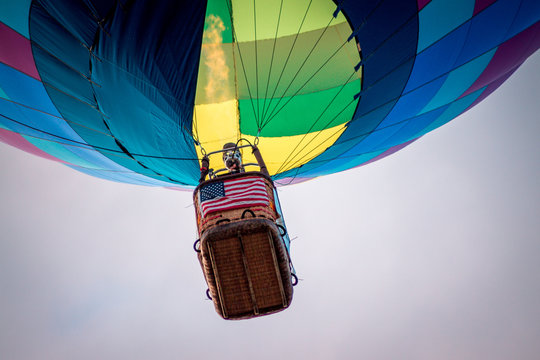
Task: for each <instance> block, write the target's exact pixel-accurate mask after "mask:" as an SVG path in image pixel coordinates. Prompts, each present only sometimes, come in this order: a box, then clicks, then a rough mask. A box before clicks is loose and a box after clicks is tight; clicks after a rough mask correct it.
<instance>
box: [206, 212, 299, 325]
mask: <svg viewBox="0 0 540 360" xmlns="http://www.w3.org/2000/svg"><path fill="white" fill-rule="evenodd" d="M200 255H201V256H200V260H201V263H202V267H203V271H204V275H205V278H206V281H207V283H208V287H209V289H210V292H211V294H212V299H213V301H214V305H215V308H216V311H217V312H218V314H220V315H221V316H222V317H223V318H226V319H243V318H251V317H255V316H260V315H266V314H270V313H274V312H277V311H281V310H283V309H285V308H287V307H288V306H289V305H290V303H291V301H292V285H291V273H290V268H289V260H288V256H287V253H286V249H285V246H284V244H283V241H282V240H281V238H280V237H279V234H278V229H277V227H276V226H275V225H274V223H273V222H271V221H268V220H265V219H249V220H244V221H243V222H237V223H230V224H226V225H223V226H220V227H219V228H214V229H212V230H211V231H209V232H207V233H205V234H204V235H203V237H202V239H201V253H200Z"/></svg>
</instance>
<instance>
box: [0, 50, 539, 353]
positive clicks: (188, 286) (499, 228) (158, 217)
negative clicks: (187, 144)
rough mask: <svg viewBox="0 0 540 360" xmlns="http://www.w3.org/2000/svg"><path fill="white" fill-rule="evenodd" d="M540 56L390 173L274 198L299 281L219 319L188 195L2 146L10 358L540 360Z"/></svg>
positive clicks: (353, 175) (376, 171)
mask: <svg viewBox="0 0 540 360" xmlns="http://www.w3.org/2000/svg"><path fill="white" fill-rule="evenodd" d="M538 84H540V56H539V54H538V52H537V53H536V54H535V56H533V57H531V58H530V59H529V60H528V61H527V62H526V63H525V64H524V65H523V66H522V68H521V69H520V70H518V71H517V73H516V74H515V75H514V76H513V77H512V78H510V80H508V81H507V82H506V83H505V84H504V85H503V86H502V87H501V88H499V90H497V91H496V92H495V93H494V94H492V95H491V96H490V97H489V98H488V99H486V100H485V101H484V102H483V103H481V104H480V105H478V106H477V107H475V108H474V109H472V110H470V111H469V112H467V113H466V114H464V115H462V116H461V117H459V118H458V119H456V120H454V121H452V122H451V123H449V124H447V125H445V126H443V127H442V128H440V129H438V130H436V131H434V132H432V133H430V134H428V135H427V136H425V137H424V138H422V139H420V140H419V141H417V142H416V143H414V144H412V145H411V146H409V147H407V148H405V149H404V150H402V151H400V152H398V153H396V154H394V155H392V156H391V157H388V158H386V159H383V160H382V161H379V162H376V163H374V164H371V165H368V166H366V167H363V168H359V169H355V170H352V171H348V172H345V173H340V174H336V175H332V176H327V177H324V178H320V179H316V180H314V181H311V182H308V183H303V184H299V185H295V186H291V187H288V188H282V189H281V191H280V194H281V202H282V205H283V207H284V213H285V216H286V221H287V225H288V228H289V232H290V233H291V236H293V237H297V238H296V239H295V240H294V241H293V243H292V253H291V255H292V259H293V262H294V264H295V267H296V270H297V273H298V275H299V277H300V278H301V279H302V281H301V282H300V284H299V286H297V287H296V288H295V294H294V299H293V302H292V305H291V307H290V308H289V309H287V310H286V311H284V312H281V313H279V314H276V315H272V316H268V317H264V318H259V319H254V320H247V321H236V322H231V321H224V320H222V319H221V318H220V317H219V316H218V315H217V314H216V313H215V311H214V308H213V305H212V303H211V301H209V300H206V299H205V295H204V291H205V290H206V285H205V283H204V279H203V275H202V272H201V270H200V267H199V264H198V262H197V259H196V256H195V253H194V252H193V250H192V243H193V241H194V240H195V223H194V211H193V208H192V207H191V206H190V204H191V194H190V193H182V192H175V191H170V190H164V189H157V188H145V187H138V186H133V185H126V184H117V183H112V182H107V181H104V180H100V179H97V178H92V177H88V176H86V175H83V174H79V173H77V172H75V171H73V170H71V169H69V168H67V167H64V166H62V165H60V164H57V163H54V162H51V161H47V160H43V159H41V158H37V157H33V156H31V155H28V154H26V153H23V152H21V151H17V150H15V149H14V148H11V147H8V146H6V145H4V144H1V143H0V166H1V169H2V170H1V171H2V177H1V181H2V186H1V187H0V219H1V220H0V221H1V223H0V224H1V229H2V230H1V235H0V236H1V241H0V358H1V359H13V360H16V359H135V360H137V359H150V358H152V359H199V358H208V359H299V358H304V359H375V360H386V359H388V360H396V359H400V360H401V359H426V360H433V359H437V360H444V359H452V360H455V359H460V360H466V359H474V360H478V359H490V360H491V359H520V360H527V359H531V360H532V359H538V354H540V235H539V234H540V216H539V215H540V141H539V134H540V121H539V115H538V114H539V113H540V104H539V103H540V95H539V92H538Z"/></svg>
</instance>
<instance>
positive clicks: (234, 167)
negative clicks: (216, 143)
mask: <svg viewBox="0 0 540 360" xmlns="http://www.w3.org/2000/svg"><path fill="white" fill-rule="evenodd" d="M223 150H227V151H225V152H223V163H224V164H225V167H226V168H227V169H228V170H229V171H230V172H236V171H240V169H241V168H242V154H240V150H238V149H237V148H236V145H235V144H233V143H226V144H225V145H223Z"/></svg>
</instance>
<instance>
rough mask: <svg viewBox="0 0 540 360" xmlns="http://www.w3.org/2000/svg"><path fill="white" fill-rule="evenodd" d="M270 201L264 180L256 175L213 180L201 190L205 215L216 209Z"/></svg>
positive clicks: (202, 207) (248, 205) (200, 195)
mask: <svg viewBox="0 0 540 360" xmlns="http://www.w3.org/2000/svg"><path fill="white" fill-rule="evenodd" d="M269 202H270V200H269V197H268V193H267V192H266V185H265V183H264V180H263V179H261V178H260V177H255V176H250V177H245V178H239V179H231V180H223V181H216V182H212V183H210V184H207V185H204V186H202V187H201V190H200V191H199V207H200V210H201V213H202V216H203V217H205V216H206V215H208V214H209V213H212V212H215V211H223V210H230V209H237V208H243V207H250V206H257V205H268V204H269Z"/></svg>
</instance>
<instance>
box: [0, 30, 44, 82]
mask: <svg viewBox="0 0 540 360" xmlns="http://www.w3.org/2000/svg"><path fill="white" fill-rule="evenodd" d="M0 43H1V45H0V62H3V63H4V64H6V65H9V66H11V67H12V68H14V69H17V70H19V71H20V72H23V73H25V74H26V75H29V76H31V77H33V78H34V79H37V80H39V79H40V78H39V74H38V71H37V69H36V65H35V64H34V57H33V55H32V47H31V45H30V40H28V39H27V38H25V37H24V36H22V35H21V34H19V33H17V32H16V31H15V30H13V29H12V28H10V27H8V26H7V25H6V24H3V23H0Z"/></svg>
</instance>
